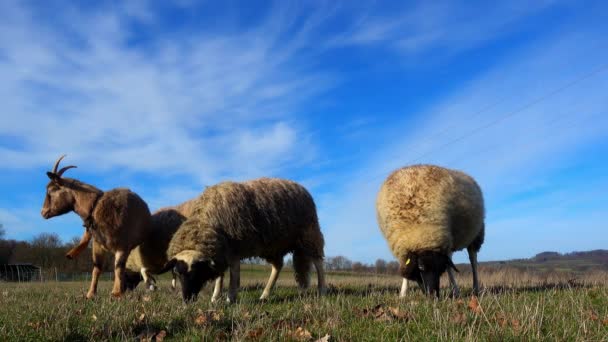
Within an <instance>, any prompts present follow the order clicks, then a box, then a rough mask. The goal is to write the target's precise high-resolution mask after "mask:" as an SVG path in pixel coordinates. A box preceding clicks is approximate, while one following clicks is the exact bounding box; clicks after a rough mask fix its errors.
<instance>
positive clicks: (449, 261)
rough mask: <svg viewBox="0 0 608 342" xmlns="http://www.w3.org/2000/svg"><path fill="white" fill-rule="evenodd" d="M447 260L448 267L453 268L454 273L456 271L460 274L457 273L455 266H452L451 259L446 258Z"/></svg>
mask: <svg viewBox="0 0 608 342" xmlns="http://www.w3.org/2000/svg"><path fill="white" fill-rule="evenodd" d="M447 259H448V261H447V262H448V267H451V268H453V269H454V271H456V272H460V271H459V270H458V269H457V268H456V265H454V262H452V258H450V257H448V258H447Z"/></svg>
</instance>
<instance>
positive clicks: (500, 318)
mask: <svg viewBox="0 0 608 342" xmlns="http://www.w3.org/2000/svg"><path fill="white" fill-rule="evenodd" d="M496 323H498V325H499V326H500V327H501V328H504V327H505V326H506V325H507V323H508V321H507V317H506V316H505V314H504V313H502V312H497V313H496Z"/></svg>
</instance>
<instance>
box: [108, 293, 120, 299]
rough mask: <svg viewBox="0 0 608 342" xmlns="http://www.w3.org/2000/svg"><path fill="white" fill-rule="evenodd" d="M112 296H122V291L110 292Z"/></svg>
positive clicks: (117, 297)
mask: <svg viewBox="0 0 608 342" xmlns="http://www.w3.org/2000/svg"><path fill="white" fill-rule="evenodd" d="M111 295H112V298H116V299H120V298H121V297H122V292H112V294H111Z"/></svg>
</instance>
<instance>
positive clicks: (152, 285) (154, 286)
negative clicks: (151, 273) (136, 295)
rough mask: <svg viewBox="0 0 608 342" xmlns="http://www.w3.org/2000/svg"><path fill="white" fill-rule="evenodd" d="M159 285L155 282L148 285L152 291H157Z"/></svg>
mask: <svg viewBox="0 0 608 342" xmlns="http://www.w3.org/2000/svg"><path fill="white" fill-rule="evenodd" d="M156 289H157V287H156V285H154V284H150V286H149V287H148V290H150V291H156Z"/></svg>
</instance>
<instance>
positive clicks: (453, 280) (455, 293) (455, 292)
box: [448, 267, 460, 297]
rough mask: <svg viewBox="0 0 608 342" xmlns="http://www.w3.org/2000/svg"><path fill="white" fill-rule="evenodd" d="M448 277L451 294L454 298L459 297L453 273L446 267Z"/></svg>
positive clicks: (458, 289)
mask: <svg viewBox="0 0 608 342" xmlns="http://www.w3.org/2000/svg"><path fill="white" fill-rule="evenodd" d="M448 277H449V278H450V284H452V294H453V295H454V297H459V296H460V288H458V284H456V278H455V277H454V271H452V268H451V267H448Z"/></svg>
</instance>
